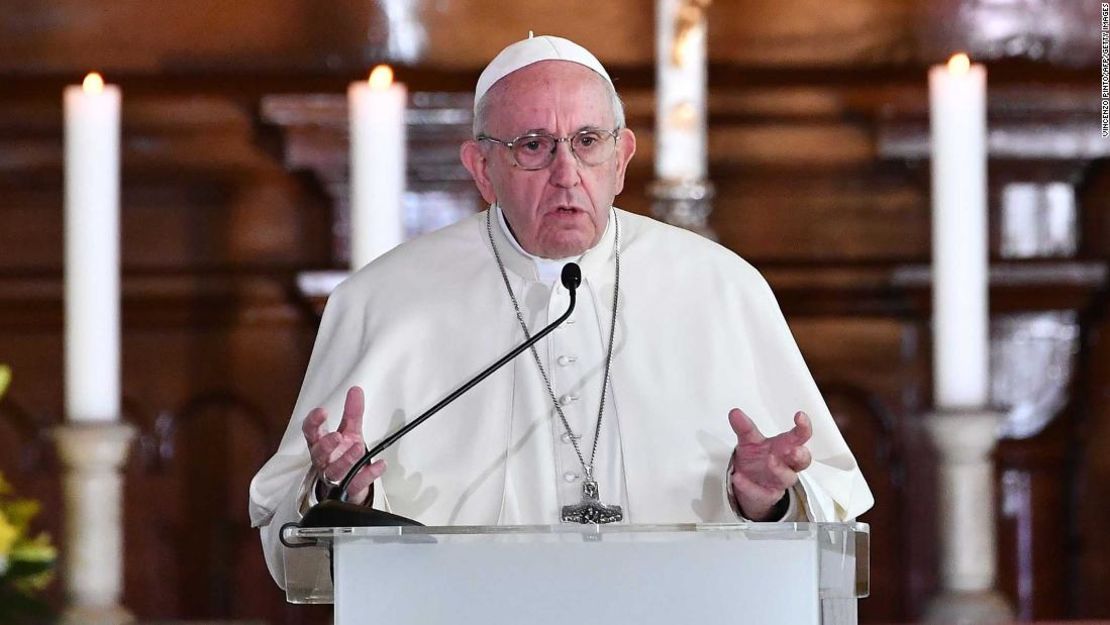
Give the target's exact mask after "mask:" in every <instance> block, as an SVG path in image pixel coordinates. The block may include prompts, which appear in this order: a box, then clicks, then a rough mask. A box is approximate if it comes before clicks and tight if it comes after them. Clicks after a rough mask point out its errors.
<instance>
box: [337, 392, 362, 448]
mask: <svg viewBox="0 0 1110 625" xmlns="http://www.w3.org/2000/svg"><path fill="white" fill-rule="evenodd" d="M365 405H366V398H365V397H364V396H363V394H362V388H361V387H358V386H352V387H351V388H349V389H347V399H346V400H345V401H344V402H343V419H342V420H340V421H339V431H340V432H343V433H344V434H357V435H358V437H359V439H361V438H362V411H363V409H364V408H365Z"/></svg>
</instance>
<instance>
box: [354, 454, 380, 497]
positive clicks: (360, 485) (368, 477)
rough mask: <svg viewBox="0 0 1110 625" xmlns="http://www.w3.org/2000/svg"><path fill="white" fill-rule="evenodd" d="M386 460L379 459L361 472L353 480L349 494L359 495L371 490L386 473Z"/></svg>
mask: <svg viewBox="0 0 1110 625" xmlns="http://www.w3.org/2000/svg"><path fill="white" fill-rule="evenodd" d="M385 468H386V467H385V460H382V459H379V460H375V461H374V462H371V463H370V464H369V465H367V466H365V467H363V468H362V470H360V471H359V472H358V473H357V474H356V475H355V477H354V479H353V480H351V486H350V488H348V489H347V492H348V493H359V492H361V491H362V490H363V489H366V488H369V487H370V485H371V484H373V483H374V481H375V480H377V479H378V478H379V477H381V476H382V475H383V474H384V473H385Z"/></svg>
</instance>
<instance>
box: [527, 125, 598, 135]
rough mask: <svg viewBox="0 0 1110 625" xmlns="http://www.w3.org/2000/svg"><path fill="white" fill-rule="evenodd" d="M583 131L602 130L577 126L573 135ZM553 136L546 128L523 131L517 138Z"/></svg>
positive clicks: (591, 126) (587, 126)
mask: <svg viewBox="0 0 1110 625" xmlns="http://www.w3.org/2000/svg"><path fill="white" fill-rule="evenodd" d="M584 130H602V127H601V126H595V125H591V124H587V125H585V126H579V127H578V130H575V131H574V133H573V134H578V133H580V132H582V131H584ZM554 134H555V133H554V132H552V131H550V130H548V129H547V128H529V129H528V130H525V131H524V132H522V133H520V134H519V135H517V136H518V137H523V136H524V135H554Z"/></svg>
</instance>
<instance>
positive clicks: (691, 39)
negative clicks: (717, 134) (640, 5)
mask: <svg viewBox="0 0 1110 625" xmlns="http://www.w3.org/2000/svg"><path fill="white" fill-rule="evenodd" d="M655 18H656V19H655V177H656V179H657V180H668V181H693V180H704V179H705V175H706V162H707V156H706V105H705V99H706V95H705V90H706V87H705V85H706V61H705V56H706V55H705V24H706V20H705V15H704V8H703V7H701V6H699V5H697V4H696V3H690V2H688V1H687V0H656V11H655Z"/></svg>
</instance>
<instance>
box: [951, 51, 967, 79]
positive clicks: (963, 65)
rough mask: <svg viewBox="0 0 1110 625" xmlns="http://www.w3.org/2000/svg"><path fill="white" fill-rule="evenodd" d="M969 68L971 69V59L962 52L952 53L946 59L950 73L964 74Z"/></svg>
mask: <svg viewBox="0 0 1110 625" xmlns="http://www.w3.org/2000/svg"><path fill="white" fill-rule="evenodd" d="M969 69H971V59H969V58H967V55H966V54H964V53H963V52H960V53H959V54H953V55H952V58H950V59H948V71H949V72H950V73H952V74H966V73H967V70H969Z"/></svg>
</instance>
